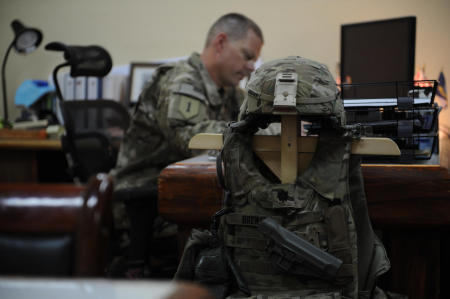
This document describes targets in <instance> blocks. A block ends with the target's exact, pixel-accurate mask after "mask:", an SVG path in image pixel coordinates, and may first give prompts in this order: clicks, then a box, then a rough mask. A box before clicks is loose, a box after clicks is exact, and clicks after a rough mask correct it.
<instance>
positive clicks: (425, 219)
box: [158, 156, 450, 298]
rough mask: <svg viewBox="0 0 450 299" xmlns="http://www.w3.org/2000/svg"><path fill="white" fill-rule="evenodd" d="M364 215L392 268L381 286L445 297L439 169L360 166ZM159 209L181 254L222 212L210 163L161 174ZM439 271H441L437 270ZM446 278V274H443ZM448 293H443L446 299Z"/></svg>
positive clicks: (448, 196) (449, 188) (197, 161)
mask: <svg viewBox="0 0 450 299" xmlns="http://www.w3.org/2000/svg"><path fill="white" fill-rule="evenodd" d="M362 171H363V176H364V186H365V190H366V196H367V202H368V207H369V214H370V218H371V220H372V224H373V226H374V228H375V229H376V230H377V231H378V232H379V233H380V236H381V237H382V239H383V242H384V244H385V246H386V249H387V250H388V255H389V257H390V259H391V264H392V268H391V271H390V272H389V274H388V275H384V277H385V278H384V281H382V283H383V286H384V287H385V288H386V289H388V290H391V291H395V292H400V293H404V294H405V293H406V294H408V295H409V298H438V294H439V288H440V286H443V287H445V289H444V288H443V289H442V290H441V291H442V293H441V298H444V297H445V296H444V297H442V294H444V293H445V294H447V293H448V288H449V286H448V285H445V284H440V283H439V281H440V276H441V275H444V274H445V273H444V272H448V271H449V269H450V263H449V258H448V257H447V256H446V254H441V253H448V252H450V247H449V240H450V233H449V231H450V174H449V172H448V171H447V170H446V169H443V168H441V167H439V165H417V166H416V165H363V167H362ZM158 189H159V200H158V209H159V213H160V215H161V216H162V217H164V218H166V219H168V220H169V221H172V222H175V223H177V224H178V229H179V238H180V250H182V247H184V242H185V240H186V238H187V237H188V235H189V232H190V230H191V228H193V227H198V228H208V227H209V225H210V219H211V216H212V215H213V213H214V212H216V211H217V210H219V209H220V207H221V200H222V199H221V197H222V190H221V189H220V187H219V185H218V182H217V177H216V167H215V162H214V161H208V160H207V158H206V156H202V157H197V158H193V159H189V160H185V161H181V162H178V163H174V164H172V165H169V166H168V167H167V168H165V169H164V170H163V171H162V172H161V174H160V176H159V181H158ZM439 269H440V270H439ZM447 274H448V273H447ZM446 292H447V293H446Z"/></svg>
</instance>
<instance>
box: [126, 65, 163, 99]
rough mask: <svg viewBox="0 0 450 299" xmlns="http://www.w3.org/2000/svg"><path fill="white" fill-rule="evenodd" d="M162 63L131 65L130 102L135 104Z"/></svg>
mask: <svg viewBox="0 0 450 299" xmlns="http://www.w3.org/2000/svg"><path fill="white" fill-rule="evenodd" d="M160 65H161V63H145V62H136V63H131V65H130V77H129V82H128V86H129V88H128V102H129V104H135V103H137V101H138V100H139V95H140V94H141V92H142V90H143V89H144V86H145V84H146V83H147V82H148V81H149V80H150V78H151V76H152V74H153V72H154V71H155V70H156V68H157V67H158V66H160Z"/></svg>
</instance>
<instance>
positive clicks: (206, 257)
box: [194, 246, 231, 298]
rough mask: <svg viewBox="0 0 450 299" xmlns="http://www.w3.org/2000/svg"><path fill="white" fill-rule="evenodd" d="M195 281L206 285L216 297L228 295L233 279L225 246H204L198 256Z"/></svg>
mask: <svg viewBox="0 0 450 299" xmlns="http://www.w3.org/2000/svg"><path fill="white" fill-rule="evenodd" d="M194 281H195V282H197V283H199V284H203V285H205V286H206V287H207V288H208V289H209V290H210V291H211V292H212V293H213V294H214V295H215V297H216V298H225V296H227V294H228V291H229V287H230V283H231V279H230V274H229V271H228V266H227V261H226V258H225V255H224V248H223V246H217V247H214V248H204V249H203V250H201V251H200V252H199V254H198V256H197V259H196V262H195V266H194Z"/></svg>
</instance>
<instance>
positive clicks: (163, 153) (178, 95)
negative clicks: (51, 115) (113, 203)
mask: <svg viewBox="0 0 450 299" xmlns="http://www.w3.org/2000/svg"><path fill="white" fill-rule="evenodd" d="M242 100H243V91H242V90H240V89H238V88H226V89H221V90H219V89H218V87H217V85H216V84H215V83H214V82H213V81H212V79H211V77H210V75H209V73H208V71H207V70H206V68H205V66H204V65H203V63H202V61H201V59H200V55H199V54H197V53H193V54H192V55H191V56H190V57H189V59H188V60H186V61H179V62H176V63H171V64H166V65H163V66H161V67H159V68H158V69H157V70H156V71H155V73H154V74H153V76H152V78H151V79H150V81H149V82H148V83H147V85H146V86H145V88H144V90H143V92H142V93H141V95H140V97H139V101H138V104H137V105H136V107H135V110H134V113H133V117H132V122H131V125H130V128H129V129H128V131H127V133H126V135H125V137H124V140H123V141H122V144H121V148H120V151H119V155H118V159H117V165H116V168H115V169H113V170H112V172H111V174H112V175H113V176H115V179H116V184H115V186H116V190H118V189H123V188H134V187H142V186H145V187H152V186H154V187H156V179H157V177H158V175H159V172H160V171H161V170H162V169H163V168H164V167H166V166H167V165H169V164H170V163H173V162H176V161H179V160H183V159H186V158H189V157H191V156H192V152H191V151H190V150H189V149H188V143H189V140H190V138H191V137H192V136H194V135H195V134H197V133H201V132H208V133H219V132H222V131H223V129H224V128H225V127H226V124H227V122H228V121H230V120H233V119H236V118H237V114H238V111H239V106H240V104H241V103H242Z"/></svg>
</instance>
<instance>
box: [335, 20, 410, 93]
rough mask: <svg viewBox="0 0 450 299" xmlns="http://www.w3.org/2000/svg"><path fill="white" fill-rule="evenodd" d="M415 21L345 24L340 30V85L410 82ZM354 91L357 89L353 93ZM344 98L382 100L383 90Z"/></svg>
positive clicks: (360, 90)
mask: <svg viewBox="0 0 450 299" xmlns="http://www.w3.org/2000/svg"><path fill="white" fill-rule="evenodd" d="M415 43H416V17H405V18H398V19H389V20H381V21H374V22H365V23H355V24H344V25H342V27H341V80H342V83H350V82H349V81H351V83H374V82H393V81H412V80H413V78H414V55H415ZM355 90H356V89H355ZM357 90H358V92H357V93H358V94H355V92H349V93H347V94H346V95H344V94H345V90H343V96H345V97H346V98H355V97H357V98H374V97H384V96H389V95H386V94H385V93H386V91H383V88H380V89H379V92H377V91H376V89H374V88H370V89H368V90H365V89H364V88H359V89H357Z"/></svg>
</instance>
